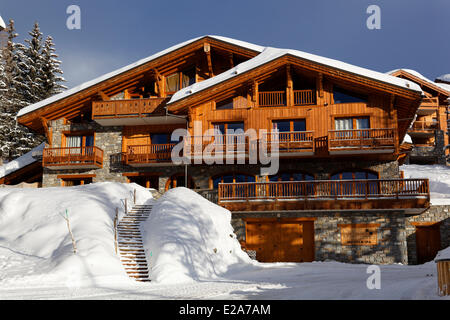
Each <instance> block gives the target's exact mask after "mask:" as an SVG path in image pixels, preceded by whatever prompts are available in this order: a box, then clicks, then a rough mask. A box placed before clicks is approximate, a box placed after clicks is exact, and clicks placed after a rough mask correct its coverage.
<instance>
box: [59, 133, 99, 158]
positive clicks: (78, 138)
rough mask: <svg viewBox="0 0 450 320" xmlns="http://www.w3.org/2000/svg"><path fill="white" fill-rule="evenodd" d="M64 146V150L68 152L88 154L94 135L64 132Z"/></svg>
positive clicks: (91, 150)
mask: <svg viewBox="0 0 450 320" xmlns="http://www.w3.org/2000/svg"><path fill="white" fill-rule="evenodd" d="M64 138H65V141H66V142H65V146H66V148H68V149H67V150H66V152H67V153H68V154H69V153H70V154H89V153H93V148H86V147H93V146H94V135H93V134H86V135H81V134H80V135H76V134H73V135H72V134H65V135H64Z"/></svg>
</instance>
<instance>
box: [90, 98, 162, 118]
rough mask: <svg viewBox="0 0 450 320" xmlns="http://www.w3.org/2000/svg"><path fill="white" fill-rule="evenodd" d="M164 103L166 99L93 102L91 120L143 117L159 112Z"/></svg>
mask: <svg viewBox="0 0 450 320" xmlns="http://www.w3.org/2000/svg"><path fill="white" fill-rule="evenodd" d="M166 102H167V98H149V99H129V100H108V101H94V102H92V119H94V120H95V119H100V118H121V117H145V116H149V115H152V114H154V113H155V112H157V111H161V110H162V109H161V107H163V106H164V105H165V103H166ZM160 113H161V112H160ZM161 114H162V113H161Z"/></svg>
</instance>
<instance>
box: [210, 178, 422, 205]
mask: <svg viewBox="0 0 450 320" xmlns="http://www.w3.org/2000/svg"><path fill="white" fill-rule="evenodd" d="M429 196H430V191H429V185H428V179H390V180H381V179H372V180H314V181H279V182H241V183H222V184H219V203H220V202H225V201H247V200H296V199H297V200H301V199H348V200H352V199H382V198H395V199H401V198H409V197H425V198H428V199H429Z"/></svg>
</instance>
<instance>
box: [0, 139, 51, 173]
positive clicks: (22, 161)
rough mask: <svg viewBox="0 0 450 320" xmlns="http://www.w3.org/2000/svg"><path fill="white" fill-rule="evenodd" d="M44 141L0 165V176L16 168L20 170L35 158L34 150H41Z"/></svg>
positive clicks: (34, 160)
mask: <svg viewBox="0 0 450 320" xmlns="http://www.w3.org/2000/svg"><path fill="white" fill-rule="evenodd" d="M44 146H45V143H44V142H43V143H41V144H40V145H38V146H37V147H36V148H34V149H32V150H31V151H29V152H27V153H25V154H24V155H22V156H20V157H19V158H17V159H14V160H12V161H10V162H8V163H5V164H4V165H2V166H0V178H3V177H5V176H7V175H9V174H11V173H13V172H16V171H17V170H20V169H22V168H24V167H26V166H28V165H30V164H32V163H34V162H36V161H37V160H36V159H35V158H33V153H34V152H41V151H42V150H44Z"/></svg>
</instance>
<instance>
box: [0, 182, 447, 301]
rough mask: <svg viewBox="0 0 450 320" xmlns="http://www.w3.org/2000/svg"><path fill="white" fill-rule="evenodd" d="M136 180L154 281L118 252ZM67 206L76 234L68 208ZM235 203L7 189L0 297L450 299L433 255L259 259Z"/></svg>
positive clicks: (128, 189)
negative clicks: (442, 292) (412, 259)
mask: <svg viewBox="0 0 450 320" xmlns="http://www.w3.org/2000/svg"><path fill="white" fill-rule="evenodd" d="M134 189H136V190H137V200H138V203H139V204H142V203H147V204H150V203H152V204H154V207H153V211H152V214H151V216H150V218H149V219H148V220H147V221H146V222H145V223H143V224H142V226H141V230H142V231H143V234H144V237H143V238H144V246H145V249H146V253H147V258H148V261H149V265H150V267H151V277H152V279H153V280H154V281H152V282H150V283H137V282H134V281H131V280H130V279H129V278H128V277H127V275H126V274H125V271H124V269H123V267H122V265H121V263H120V260H119V258H118V257H117V256H116V255H115V252H114V244H113V239H114V238H113V228H112V224H113V219H114V215H115V208H116V207H119V208H120V213H121V216H122V215H123V205H122V202H121V200H120V199H124V198H130V197H131V193H132V192H133V190H134ZM66 209H67V210H68V213H69V218H70V224H71V229H72V232H73V234H74V238H75V241H76V247H77V254H76V255H74V254H73V247H72V241H71V237H70V236H69V233H68V229H67V225H66V222H65V220H64V219H63V218H62V217H61V214H64V213H65V210H66ZM230 218H231V215H230V212H228V211H227V210H225V209H223V208H221V207H219V206H216V205H214V204H212V203H210V202H208V201H207V200H206V199H204V198H202V197H200V196H199V195H198V194H196V193H195V192H193V191H191V190H188V189H185V188H176V189H174V190H171V191H169V192H167V193H166V194H165V195H164V196H163V197H161V198H160V199H158V200H157V201H155V200H154V199H152V197H151V194H150V193H149V192H148V190H146V189H144V188H142V187H139V186H138V185H136V184H120V183H95V184H91V185H86V186H78V187H70V188H47V189H8V188H5V189H1V190H0V299H448V298H443V297H439V296H438V295H437V278H436V266H435V263H434V262H430V263H427V264H425V265H419V266H403V265H385V266H380V270H381V273H380V276H381V278H380V280H381V282H380V284H381V288H380V289H372V290H370V289H368V287H367V280H368V278H369V277H370V276H371V275H372V274H371V273H367V268H368V265H362V264H360V265H356V264H345V263H338V262H333V261H329V262H313V263H258V262H255V261H253V260H251V259H249V258H248V256H247V255H246V254H245V253H244V252H242V251H241V248H240V246H239V243H238V241H237V239H236V236H235V235H234V233H233V229H232V227H231V224H230Z"/></svg>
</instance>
